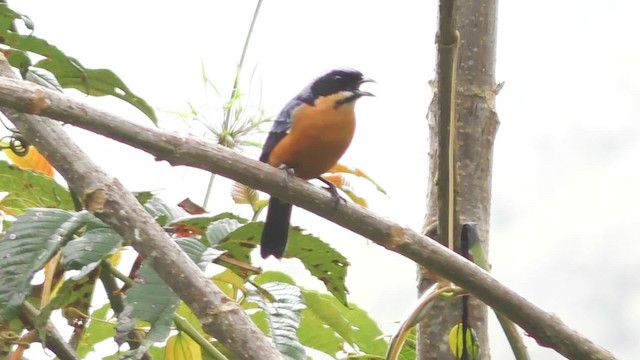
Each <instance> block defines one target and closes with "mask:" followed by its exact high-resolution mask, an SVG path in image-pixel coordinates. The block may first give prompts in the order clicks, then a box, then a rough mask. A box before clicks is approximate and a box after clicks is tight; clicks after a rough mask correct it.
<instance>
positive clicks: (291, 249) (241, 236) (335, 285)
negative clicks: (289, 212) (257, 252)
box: [218, 222, 349, 306]
mask: <svg viewBox="0 0 640 360" xmlns="http://www.w3.org/2000/svg"><path fill="white" fill-rule="evenodd" d="M263 227H264V223H262V222H251V223H248V224H246V225H243V226H241V227H239V228H238V229H236V230H235V231H233V232H232V233H230V234H229V235H228V236H227V237H226V238H225V239H224V240H223V241H221V242H220V244H219V245H218V249H220V250H226V251H227V254H228V255H231V256H232V257H234V258H235V259H238V260H240V261H244V262H250V261H251V258H250V254H251V251H252V250H253V249H254V248H255V247H256V245H257V244H258V243H259V242H260V234H261V233H262V229H263ZM284 257H286V258H298V259H299V260H300V261H302V264H303V265H304V267H305V268H306V269H307V270H308V271H309V272H310V273H311V275H313V276H315V277H316V278H318V279H319V280H320V281H322V282H323V283H324V284H325V286H326V287H327V290H329V292H331V293H332V294H333V295H334V296H335V297H336V298H337V299H338V300H340V302H341V303H342V304H343V305H345V306H346V305H347V293H348V291H347V287H346V285H345V278H346V276H347V268H348V266H349V262H348V261H347V258H345V257H344V256H343V255H342V254H340V253H339V252H338V251H336V250H335V249H334V248H332V247H331V246H329V245H328V244H327V243H325V242H324V241H322V240H320V239H319V238H317V237H315V236H313V235H309V234H303V233H302V230H301V229H300V228H298V227H292V228H291V229H290V230H289V245H288V246H287V250H286V251H285V253H284Z"/></svg>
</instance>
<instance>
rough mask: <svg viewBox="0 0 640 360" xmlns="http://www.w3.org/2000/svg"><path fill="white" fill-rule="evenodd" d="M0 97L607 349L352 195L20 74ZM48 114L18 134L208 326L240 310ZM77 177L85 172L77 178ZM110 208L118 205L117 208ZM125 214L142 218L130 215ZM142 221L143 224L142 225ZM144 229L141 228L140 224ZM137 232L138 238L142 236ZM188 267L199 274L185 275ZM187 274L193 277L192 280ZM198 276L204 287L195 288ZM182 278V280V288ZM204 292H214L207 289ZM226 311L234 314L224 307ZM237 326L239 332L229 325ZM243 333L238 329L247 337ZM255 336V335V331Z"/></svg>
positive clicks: (557, 334)
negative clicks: (296, 212) (254, 196)
mask: <svg viewBox="0 0 640 360" xmlns="http://www.w3.org/2000/svg"><path fill="white" fill-rule="evenodd" d="M0 106H3V107H7V108H11V109H15V110H17V111H20V112H25V113H32V114H38V115H41V116H46V117H49V118H52V119H56V120H60V121H63V122H65V123H69V124H73V125H75V126H78V127H82V128H84V129H87V130H91V131H93V132H95V133H98V134H102V135H105V136H107V137H110V138H112V139H115V140H118V141H120V142H123V143H126V144H129V145H131V146H133V147H136V148H139V149H141V150H144V151H146V152H148V153H150V154H153V155H155V156H156V157H157V158H158V159H159V160H166V161H168V162H170V163H171V164H173V165H186V166H192V167H196V168H200V169H203V170H207V171H211V172H214V173H217V174H220V175H222V176H225V177H228V178H230V179H233V180H236V181H239V182H241V183H244V184H246V185H248V186H251V187H254V188H256V189H258V190H262V191H267V192H269V193H271V194H274V195H276V196H277V197H278V198H281V199H283V200H285V201H287V202H291V203H293V204H295V205H297V206H300V207H302V208H304V209H307V210H309V211H311V212H313V213H315V214H317V215H320V216H322V217H324V218H326V219H328V220H331V221H333V222H335V223H336V224H339V225H341V226H343V227H345V228H347V229H349V230H352V231H353V232H355V233H358V234H360V235H362V236H364V237H366V238H368V239H371V240H372V241H373V242H375V243H376V244H378V245H380V246H383V247H385V248H387V249H389V250H391V251H394V252H396V253H398V254H401V255H403V256H405V257H407V258H409V259H411V260H413V261H415V262H416V263H418V264H420V265H421V266H424V267H426V268H429V269H430V270H431V271H432V272H433V273H435V274H436V275H439V276H441V277H443V278H446V279H448V280H450V281H452V282H454V283H455V284H456V285H459V286H460V287H462V288H464V289H465V290H467V291H468V292H469V293H471V294H473V295H474V296H476V297H477V298H478V299H480V300H482V301H483V302H485V303H486V304H487V305H489V306H491V307H493V308H494V309H496V310H497V311H499V312H500V313H502V314H503V315H505V316H507V317H508V318H510V319H511V320H513V321H514V322H515V323H516V324H518V325H519V326H520V327H522V328H523V329H524V330H525V331H527V333H528V334H529V335H530V336H532V337H534V338H535V339H536V340H537V341H538V343H540V344H541V345H543V346H548V347H551V348H554V349H555V350H556V351H558V352H559V353H561V354H562V355H564V356H566V357H568V358H573V359H614V356H613V355H612V354H611V353H609V352H608V351H607V350H605V349H603V348H601V347H600V346H598V345H596V344H594V343H593V342H591V341H590V340H589V339H587V338H585V337H583V336H582V335H580V334H579V333H577V332H576V331H574V330H573V329H571V328H569V327H568V326H567V325H565V324H564V323H563V322H562V321H560V319H558V318H557V317H556V316H555V315H553V314H551V313H547V312H545V311H543V310H542V309H540V308H539V307H537V306H536V305H534V304H532V303H531V302H529V301H528V300H526V299H524V298H523V297H521V296H520V295H518V294H517V293H516V292H515V291H513V290H511V289H510V288H508V287H506V286H505V285H503V284H502V283H500V282H499V281H497V280H496V279H494V278H493V277H492V276H491V275H490V274H489V273H487V272H486V271H484V270H482V269H481V268H480V267H478V266H476V265H475V264H473V263H471V262H469V261H467V260H466V259H464V258H462V257H460V256H458V255H457V254H455V253H453V252H451V251H450V250H448V249H447V248H446V247H444V246H442V245H440V244H439V243H437V242H436V241H434V240H432V239H430V238H427V237H426V236H422V235H420V234H418V233H416V232H415V231H413V230H410V229H408V228H405V227H402V226H400V225H398V224H396V223H394V222H392V221H389V220H387V219H383V218H381V217H379V216H377V215H376V214H374V213H373V212H371V211H369V210H367V209H365V208H362V207H360V206H357V205H352V204H348V205H344V206H339V207H338V208H337V209H334V208H333V201H332V199H331V197H330V196H329V195H328V194H327V193H326V191H323V190H322V189H319V188H318V187H315V186H313V185H311V184H309V183H307V182H305V181H303V180H300V179H298V178H290V179H289V180H288V182H287V184H286V185H285V181H284V175H283V174H282V172H281V171H279V170H278V169H274V168H272V167H270V166H269V165H266V164H263V163H261V162H259V161H256V160H252V159H248V158H246V157H244V156H242V155H240V154H237V153H235V152H233V151H231V150H228V149H226V148H223V147H222V146H218V145H216V144H211V143H207V142H205V141H203V140H200V139H198V138H195V137H192V136H181V135H177V134H175V133H171V132H167V131H162V130H158V129H155V128H149V127H145V126H141V125H137V124H134V123H131V122H129V121H127V120H124V119H122V118H120V117H117V116H115V115H112V114H109V113H107V112H104V111H101V110H98V109H94V108H92V107H91V106H88V105H86V104H84V103H82V102H81V101H77V100H74V99H71V98H69V97H67V96H65V95H63V94H60V93H56V92H53V91H49V90H47V89H44V88H42V87H39V86H37V85H35V84H31V83H26V82H23V81H16V80H12V79H5V78H0ZM51 124H55V123H54V122H51V121H48V122H47V121H45V120H44V119H41V120H36V121H30V122H29V124H28V125H27V124H24V123H22V124H21V125H20V127H21V131H23V134H24V135H25V136H27V138H28V139H29V140H31V141H34V143H35V144H36V145H37V146H38V148H39V149H40V150H41V151H43V152H45V155H46V156H47V158H48V159H49V160H50V161H51V160H53V161H52V162H54V161H55V164H54V166H56V168H57V169H58V171H60V172H61V173H62V174H63V176H65V178H66V179H67V181H69V183H70V184H71V186H72V187H77V188H76V190H81V191H79V193H80V194H85V198H87V196H88V195H89V197H88V205H94V204H96V203H97V204H98V205H103V207H92V206H89V209H90V210H92V211H94V212H95V213H96V215H97V216H99V217H100V218H102V219H103V220H104V221H105V222H107V223H108V224H110V225H111V226H113V227H114V229H116V230H117V231H118V232H120V233H121V234H122V235H123V236H124V237H125V238H127V239H132V241H133V243H134V247H135V248H136V250H138V251H140V252H141V253H142V254H143V255H144V256H146V257H147V258H150V259H152V266H153V268H154V269H156V271H158V273H159V274H161V276H162V278H163V280H165V281H166V282H167V284H169V286H171V288H172V289H173V290H174V291H175V292H176V294H178V295H179V296H180V297H181V298H182V299H183V300H185V302H187V303H188V304H189V306H191V307H192V309H193V310H194V311H195V312H196V313H197V314H198V316H204V317H201V318H202V319H203V321H205V322H206V323H207V324H208V325H209V327H208V329H211V325H212V324H211V320H212V319H213V318H215V320H217V321H223V320H222V319H220V318H219V316H221V315H224V314H219V313H215V312H214V313H207V312H206V309H211V308H208V306H213V304H221V303H222V304H224V305H221V306H223V308H222V309H221V310H222V312H223V313H225V311H226V310H227V309H229V308H232V311H231V312H233V313H234V314H235V315H238V314H237V312H238V311H239V310H237V309H236V306H235V305H234V304H233V303H232V302H229V301H228V299H224V301H222V300H223V299H219V298H218V297H219V295H217V294H218V293H217V292H216V294H213V292H214V291H217V289H215V288H214V287H213V285H211V282H210V281H208V280H206V281H204V280H201V279H203V277H202V275H201V272H200V271H199V269H198V268H197V267H196V266H195V265H194V264H193V263H191V261H190V260H189V259H188V258H187V257H186V256H185V255H183V254H182V253H180V252H179V250H178V249H176V248H175V246H173V244H172V243H170V242H169V240H168V238H167V237H166V234H164V233H162V232H161V231H162V229H160V228H159V227H157V226H155V223H154V224H147V222H149V221H151V220H148V216H147V214H146V213H144V211H143V210H142V209H140V210H137V203H136V209H131V208H129V207H127V206H130V205H126V206H125V205H124V204H123V202H124V201H125V199H129V198H131V195H130V194H129V193H127V192H125V191H124V189H122V187H121V185H120V184H119V183H118V182H117V181H116V180H113V179H111V178H109V177H107V176H106V174H104V173H102V171H100V170H99V169H96V168H95V167H87V165H86V163H85V162H84V161H83V162H82V163H81V164H77V163H78V159H76V158H74V159H68V158H65V159H61V157H62V156H63V155H62V153H63V151H66V150H65V149H64V147H65V146H66V144H67V143H70V142H71V140H70V139H68V137H66V135H65V138H64V139H63V138H61V137H60V136H61V135H60V134H56V135H55V137H53V138H52V139H51V140H47V139H46V138H47V137H50V136H52V135H50V134H49V133H47V132H46V129H45V130H44V132H42V131H41V132H38V133H34V132H33V131H32V129H36V128H37V129H40V127H42V126H50V125H51ZM62 135H64V134H62ZM45 147H46V149H45ZM76 151H79V150H76ZM72 153H73V152H72ZM85 174H88V175H85ZM85 177H90V178H89V179H83V178H85ZM92 196H93V197H96V196H98V197H102V196H105V197H106V199H105V201H101V202H97V201H95V200H93V198H92ZM131 201H134V200H133V199H132V200H131ZM127 202H128V200H127ZM118 211H123V212H125V215H122V214H120V213H118ZM132 219H141V220H142V221H140V222H135V223H134V222H132ZM151 225H153V226H151ZM148 227H152V229H151V230H147V228H148ZM143 229H144V232H143ZM146 231H150V232H149V233H146ZM143 234H144V237H145V238H144V241H141V236H143ZM147 236H148V238H147ZM147 242H148V243H147ZM178 262H179V263H181V264H180V269H181V270H180V272H177V273H174V272H171V273H170V274H167V272H168V270H169V269H172V268H175V267H176V263H178ZM186 263H189V266H186V265H185V264H186ZM187 268H188V271H187ZM192 276H193V277H196V278H197V279H199V280H192V278H191V277H192ZM202 281H204V282H202ZM194 282H195V283H197V284H198V286H199V287H196V285H195V284H194ZM186 284H190V285H186ZM205 285H206V291H204V290H203V288H204V287H205ZM192 286H193V288H191V287H192ZM184 287H189V290H186V289H184ZM189 291H194V292H195V294H190V293H189ZM212 297H215V298H216V299H211V298H212ZM225 319H226V320H227V321H235V320H236V318H235V317H231V316H227V317H226V318H225ZM243 319H244V318H243ZM207 320H209V321H207ZM243 321H244V320H243ZM251 331H253V330H251ZM236 336H241V335H239V334H237V333H236ZM216 337H217V336H216ZM242 338H243V339H246V337H242ZM259 338H260V339H262V338H263V337H262V336H259ZM235 345H237V343H236V344H235ZM262 358H263V359H264V358H267V357H262Z"/></svg>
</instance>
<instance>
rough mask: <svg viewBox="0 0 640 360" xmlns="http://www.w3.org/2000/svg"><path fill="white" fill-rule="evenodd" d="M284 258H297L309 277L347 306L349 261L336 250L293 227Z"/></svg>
mask: <svg viewBox="0 0 640 360" xmlns="http://www.w3.org/2000/svg"><path fill="white" fill-rule="evenodd" d="M284 257H287V258H298V259H300V261H302V265H304V267H305V268H306V269H307V270H309V272H310V273H311V275H313V276H315V277H316V278H318V279H319V280H320V281H322V282H323V283H324V285H325V286H326V287H327V290H329V292H330V293H332V294H333V296H335V297H336V298H337V299H338V300H339V301H340V302H341V303H342V304H343V305H344V306H347V294H348V293H349V291H348V290H347V286H346V284H345V279H346V277H347V269H348V267H349V265H350V264H349V261H347V258H345V257H344V256H343V255H342V254H340V253H339V252H338V251H337V250H336V249H334V248H332V247H331V246H329V244H327V243H326V242H324V241H322V240H320V239H319V238H318V237H316V236H313V235H311V234H303V233H302V229H300V228H299V227H293V228H291V230H290V231H289V244H288V245H287V250H286V251H285V253H284Z"/></svg>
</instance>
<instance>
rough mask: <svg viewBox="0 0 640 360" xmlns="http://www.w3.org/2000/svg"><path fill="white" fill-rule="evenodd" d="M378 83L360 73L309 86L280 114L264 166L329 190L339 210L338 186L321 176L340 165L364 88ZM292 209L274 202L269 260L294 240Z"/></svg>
mask: <svg viewBox="0 0 640 360" xmlns="http://www.w3.org/2000/svg"><path fill="white" fill-rule="evenodd" d="M367 82H374V81H373V80H372V79H369V78H366V77H364V75H363V74H362V73H361V72H360V71H358V70H355V69H350V68H339V69H333V70H330V71H327V72H325V73H324V74H322V75H320V76H319V77H317V78H315V79H314V80H313V81H311V83H309V84H308V85H307V86H306V87H305V88H304V89H302V91H300V93H298V95H296V96H295V97H293V99H291V100H290V101H289V102H288V103H287V104H286V105H285V106H284V108H283V109H282V110H281V111H280V113H279V114H278V116H277V117H276V119H275V120H274V122H273V126H272V128H271V130H270V132H269V135H268V136H267V139H266V140H265V143H264V146H263V148H262V153H261V155H260V161H262V162H264V163H267V164H269V165H271V166H274V167H276V168H282V169H285V170H286V172H287V173H293V175H295V176H297V177H299V178H301V179H303V180H310V179H314V178H317V179H319V180H321V181H322V182H324V183H325V184H327V186H328V188H327V189H328V190H329V191H330V192H331V195H332V197H333V199H334V200H335V204H336V206H337V205H338V203H339V202H340V197H339V195H338V192H337V190H336V187H335V185H333V184H332V183H331V182H329V181H327V180H326V179H324V178H322V177H321V175H322V174H324V173H326V172H327V171H329V170H330V169H331V168H332V167H333V166H335V165H336V164H337V163H338V160H340V158H341V157H342V155H343V154H344V153H345V151H346V150H347V148H348V147H349V145H350V144H351V140H352V139H353V135H354V132H355V127H356V122H355V112H354V107H355V103H356V101H357V100H358V99H360V98H361V97H363V96H374V95H373V94H372V93H370V92H367V91H363V90H360V85H362V84H364V83H367ZM291 210H292V205H291V204H289V203H287V202H285V201H282V200H280V199H278V198H277V197H274V196H271V198H270V199H269V207H268V209H267V217H266V220H265V224H264V228H263V231H262V238H261V241H260V254H261V255H262V258H263V259H266V258H268V257H269V256H271V255H273V256H274V257H275V258H276V259H280V258H282V256H283V254H284V251H285V248H286V246H287V241H288V236H289V222H290V219H291Z"/></svg>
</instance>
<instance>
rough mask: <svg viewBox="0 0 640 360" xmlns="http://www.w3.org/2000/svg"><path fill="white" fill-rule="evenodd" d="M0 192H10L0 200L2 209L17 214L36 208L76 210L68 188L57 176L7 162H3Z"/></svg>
mask: <svg viewBox="0 0 640 360" xmlns="http://www.w3.org/2000/svg"><path fill="white" fill-rule="evenodd" d="M0 191H6V192H8V193H9V194H8V195H7V196H6V197H5V198H4V199H2V200H1V201H0V210H3V211H5V212H7V213H9V214H11V215H14V216H17V215H20V214H22V213H24V212H25V211H26V210H27V209H28V208H33V207H48V208H60V209H64V210H73V209H74V206H73V201H72V200H71V196H70V195H69V191H68V190H67V189H65V188H64V187H62V186H61V185H60V184H58V183H57V182H56V181H55V180H54V179H52V178H50V177H46V176H44V175H41V174H39V173H36V172H33V171H29V170H22V169H20V168H17V167H15V166H13V165H10V164H9V163H8V162H6V161H0Z"/></svg>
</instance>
